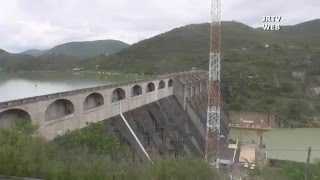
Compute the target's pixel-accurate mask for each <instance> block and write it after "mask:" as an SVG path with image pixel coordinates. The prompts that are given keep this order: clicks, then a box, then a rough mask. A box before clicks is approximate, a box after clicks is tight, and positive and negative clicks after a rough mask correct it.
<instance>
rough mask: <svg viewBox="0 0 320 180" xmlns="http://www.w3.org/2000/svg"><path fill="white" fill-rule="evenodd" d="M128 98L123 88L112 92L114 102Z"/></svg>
mask: <svg viewBox="0 0 320 180" xmlns="http://www.w3.org/2000/svg"><path fill="white" fill-rule="evenodd" d="M125 98H126V92H125V91H124V90H123V89H122V88H117V89H115V90H114V91H113V92H112V102H117V101H120V100H123V99H125Z"/></svg>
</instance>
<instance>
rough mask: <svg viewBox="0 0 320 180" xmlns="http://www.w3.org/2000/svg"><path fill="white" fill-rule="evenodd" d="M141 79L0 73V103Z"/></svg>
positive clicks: (131, 76) (62, 74) (71, 73)
mask: <svg viewBox="0 0 320 180" xmlns="http://www.w3.org/2000/svg"><path fill="white" fill-rule="evenodd" d="M139 78H141V77H138V76H134V75H127V74H107V73H104V74H102V73H85V74H80V73H73V72H46V73H44V72H19V73H5V72H0V102H3V101H9V100H15V99H21V98H27V97H33V96H40V95H45V94H51V93H57V92H63V91H69V90H74V89H80V88H88V87H95V86H101V85H108V84H111V83H116V82H123V81H130V80H135V79H139Z"/></svg>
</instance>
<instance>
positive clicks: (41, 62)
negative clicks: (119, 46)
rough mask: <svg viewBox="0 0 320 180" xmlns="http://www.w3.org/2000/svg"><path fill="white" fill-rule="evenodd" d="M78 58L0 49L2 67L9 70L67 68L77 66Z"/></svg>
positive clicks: (0, 66) (0, 64)
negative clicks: (11, 51) (35, 54)
mask: <svg viewBox="0 0 320 180" xmlns="http://www.w3.org/2000/svg"><path fill="white" fill-rule="evenodd" d="M78 61H79V60H78V58H75V57H68V56H60V55H42V56H38V57H35V56H31V55H26V54H12V53H9V52H6V51H4V50H2V49H0V68H1V69H3V70H8V71H16V70H25V71H31V70H40V71H43V70H67V69H71V68H73V67H74V66H76V62H78Z"/></svg>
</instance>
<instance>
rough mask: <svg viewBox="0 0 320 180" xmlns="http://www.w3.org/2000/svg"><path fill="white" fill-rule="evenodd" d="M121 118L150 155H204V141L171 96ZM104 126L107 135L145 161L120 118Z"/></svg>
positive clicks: (106, 121) (112, 119) (129, 112)
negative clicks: (132, 149)
mask: <svg viewBox="0 0 320 180" xmlns="http://www.w3.org/2000/svg"><path fill="white" fill-rule="evenodd" d="M203 103H205V102H203ZM123 115H124V116H125V118H126V119H127V121H128V123H129V124H130V126H131V128H132V129H133V131H134V132H135V134H136V135H137V137H138V138H139V140H140V142H142V144H143V146H144V147H145V148H146V149H147V151H149V152H150V153H151V154H152V153H156V154H160V155H172V156H177V155H195V156H203V155H204V146H205V139H204V137H203V136H202V135H201V134H200V132H199V131H198V129H197V127H196V126H195V125H194V123H193V122H192V119H191V117H190V116H189V115H188V113H187V112H186V111H184V110H183V108H182V107H181V105H180V104H179V102H178V101H177V99H176V98H175V97H174V96H169V97H166V98H162V99H160V100H158V101H156V102H153V103H150V104H147V105H144V106H142V107H139V108H136V109H134V110H131V111H128V112H126V113H124V114H123ZM104 123H105V124H106V127H107V128H108V131H110V132H111V133H112V134H114V135H116V136H118V137H119V138H120V139H122V140H123V141H126V142H127V143H128V144H129V145H131V146H133V147H134V149H135V150H136V153H137V155H138V156H139V157H140V158H141V159H144V160H146V158H145V156H144V154H143V152H142V151H141V148H139V145H138V143H137V142H136V140H135V139H134V137H133V136H132V134H131V133H130V131H129V129H128V128H127V127H126V126H125V124H124V122H123V121H122V119H121V117H120V115H118V116H115V117H112V118H110V119H107V120H105V121H104ZM203 126H204V124H203Z"/></svg>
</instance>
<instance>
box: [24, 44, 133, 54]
mask: <svg viewBox="0 0 320 180" xmlns="http://www.w3.org/2000/svg"><path fill="white" fill-rule="evenodd" d="M128 46H129V45H128V44H127V43H124V42H122V41H118V40H98V41H82V42H69V43H65V44H61V45H57V46H55V47H53V48H51V49H48V50H36V49H33V50H28V51H24V52H22V53H21V54H28V55H33V56H41V55H60V56H72V57H78V58H90V57H95V56H100V55H111V54H114V53H117V52H119V51H120V50H122V49H123V48H125V47H128Z"/></svg>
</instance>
